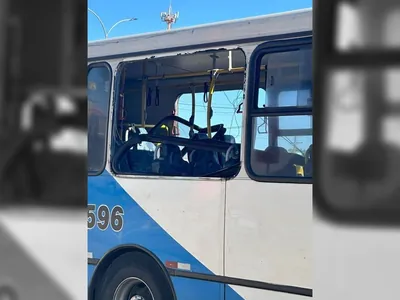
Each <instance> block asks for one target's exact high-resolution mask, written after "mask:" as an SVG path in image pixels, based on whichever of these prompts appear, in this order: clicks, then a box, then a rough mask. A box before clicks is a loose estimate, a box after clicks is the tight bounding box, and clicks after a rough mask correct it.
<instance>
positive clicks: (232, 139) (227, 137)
mask: <svg viewBox="0 0 400 300" xmlns="http://www.w3.org/2000/svg"><path fill="white" fill-rule="evenodd" d="M224 141H225V142H227V143H230V144H236V139H235V137H234V136H233V135H229V134H225V135H224Z"/></svg>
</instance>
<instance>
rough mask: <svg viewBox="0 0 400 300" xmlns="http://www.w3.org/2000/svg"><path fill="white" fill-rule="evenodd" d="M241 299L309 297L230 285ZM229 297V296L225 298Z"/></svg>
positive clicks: (300, 298)
mask: <svg viewBox="0 0 400 300" xmlns="http://www.w3.org/2000/svg"><path fill="white" fill-rule="evenodd" d="M231 288H233V289H234V290H235V292H237V293H238V294H239V295H240V296H241V297H242V298H243V299H245V300H269V299H271V300H307V299H310V298H309V297H304V296H298V295H293V294H287V293H278V292H273V291H266V290H260V289H252V288H246V287H241V286H232V285H231ZM228 297H229V295H228ZM227 299H229V298H227ZM311 299H312V298H311Z"/></svg>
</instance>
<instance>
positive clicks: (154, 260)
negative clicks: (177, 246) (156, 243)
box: [88, 244, 176, 300]
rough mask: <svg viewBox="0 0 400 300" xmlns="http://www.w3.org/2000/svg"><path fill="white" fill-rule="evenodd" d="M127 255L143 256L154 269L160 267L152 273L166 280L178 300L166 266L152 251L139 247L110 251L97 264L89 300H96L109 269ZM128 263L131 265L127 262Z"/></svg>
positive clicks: (125, 246) (120, 247) (121, 246)
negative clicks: (97, 292) (97, 291)
mask: <svg viewBox="0 0 400 300" xmlns="http://www.w3.org/2000/svg"><path fill="white" fill-rule="evenodd" d="M126 254H128V255H129V254H130V255H135V254H137V255H142V256H143V257H147V258H148V261H150V262H151V264H152V265H153V267H159V269H158V270H157V272H155V274H154V273H152V276H156V277H157V278H159V279H160V280H165V282H166V284H167V285H168V290H169V291H170V293H171V296H172V298H171V299H174V300H176V293H175V289H174V286H173V284H172V280H171V277H170V275H169V273H168V271H167V268H166V267H165V266H164V264H163V263H162V262H161V261H160V259H159V258H158V257H157V256H156V255H155V254H154V253H152V252H151V251H150V250H148V249H146V248H143V247H141V246H139V245H132V244H131V245H120V246H118V247H115V248H113V249H111V250H110V251H108V252H107V253H106V254H105V255H104V256H103V258H102V259H100V261H99V262H98V263H97V266H96V268H95V270H94V273H93V276H92V279H91V281H90V285H89V289H88V299H89V300H96V299H97V298H96V297H95V294H96V290H99V289H100V285H101V284H102V282H103V280H104V275H105V274H106V271H107V269H108V268H109V267H110V266H111V265H112V264H113V263H114V262H115V261H117V260H118V259H121V257H124V256H125V257H126V256H127V255H126ZM127 263H129V262H128V261H127Z"/></svg>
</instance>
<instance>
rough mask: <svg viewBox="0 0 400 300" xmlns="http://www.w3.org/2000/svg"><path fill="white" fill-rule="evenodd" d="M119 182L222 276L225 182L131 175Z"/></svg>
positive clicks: (187, 246) (159, 221) (187, 247)
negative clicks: (132, 176)
mask: <svg viewBox="0 0 400 300" xmlns="http://www.w3.org/2000/svg"><path fill="white" fill-rule="evenodd" d="M117 181H118V183H119V184H120V185H121V186H122V187H123V188H124V190H125V191H126V192H127V193H128V194H129V195H131V197H132V198H133V199H135V200H136V202H137V203H138V204H139V205H140V206H141V207H142V208H143V209H144V210H145V211H146V212H147V213H148V214H149V215H150V216H151V217H152V218H153V219H154V220H155V221H156V222H157V223H158V224H159V225H160V226H161V227H162V228H164V230H166V231H167V232H168V233H169V234H170V235H171V236H172V237H173V238H174V239H175V240H176V241H178V243H179V244H181V245H182V246H183V247H184V248H185V249H186V250H188V251H189V252H190V253H191V254H192V255H193V256H194V257H196V258H197V259H198V260H199V261H200V262H202V263H203V264H204V265H205V266H206V267H207V268H209V269H210V270H211V271H212V272H214V274H217V275H222V273H223V242H224V238H223V237H224V231H223V227H224V201H225V199H224V198H225V193H224V188H225V186H224V183H223V182H222V181H220V180H208V179H205V180H182V179H180V180H174V179H163V178H154V179H150V178H136V179H131V178H127V177H125V178H123V177H117Z"/></svg>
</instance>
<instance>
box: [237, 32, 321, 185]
mask: <svg viewBox="0 0 400 300" xmlns="http://www.w3.org/2000/svg"><path fill="white" fill-rule="evenodd" d="M303 49H312V36H311V35H304V36H301V37H298V38H293V39H288V40H280V41H272V42H267V43H264V44H261V45H259V46H257V47H256V48H255V49H254V51H253V53H252V54H251V57H250V61H249V65H248V68H247V71H248V85H247V90H246V98H245V104H246V116H245V128H244V131H245V133H246V135H245V140H244V141H243V142H244V143H245V145H244V167H245V169H246V172H247V175H248V176H249V177H250V178H251V179H252V180H254V181H258V182H275V183H298V184H310V183H312V182H313V178H309V177H282V176H279V177H276V176H260V175H257V174H256V173H255V172H254V171H253V170H252V167H251V152H252V143H253V119H254V118H256V117H274V116H275V117H281V116H301V115H305V116H309V115H311V116H313V114H312V112H313V106H312V107H296V108H295V109H294V107H289V106H287V107H264V108H260V107H258V89H259V82H260V75H261V72H260V67H261V60H262V58H263V57H264V56H265V55H267V54H274V53H283V52H292V51H299V50H303Z"/></svg>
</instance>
